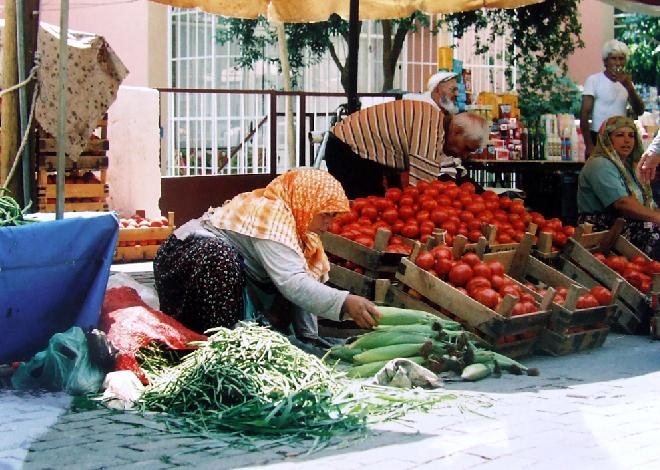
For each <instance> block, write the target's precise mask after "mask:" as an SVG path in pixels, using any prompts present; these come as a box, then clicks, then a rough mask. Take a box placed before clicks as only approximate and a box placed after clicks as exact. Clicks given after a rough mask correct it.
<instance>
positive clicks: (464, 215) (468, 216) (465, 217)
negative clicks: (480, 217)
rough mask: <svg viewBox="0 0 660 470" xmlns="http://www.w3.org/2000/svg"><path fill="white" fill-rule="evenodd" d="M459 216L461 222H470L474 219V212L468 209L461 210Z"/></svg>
mask: <svg viewBox="0 0 660 470" xmlns="http://www.w3.org/2000/svg"><path fill="white" fill-rule="evenodd" d="M458 218H459V220H460V221H461V222H465V223H468V222H470V221H471V220H474V214H473V213H472V212H468V211H461V213H460V214H459V215H458Z"/></svg>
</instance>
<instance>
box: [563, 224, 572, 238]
mask: <svg viewBox="0 0 660 470" xmlns="http://www.w3.org/2000/svg"><path fill="white" fill-rule="evenodd" d="M564 233H565V234H566V236H567V237H572V236H573V235H575V227H573V226H572V225H564Z"/></svg>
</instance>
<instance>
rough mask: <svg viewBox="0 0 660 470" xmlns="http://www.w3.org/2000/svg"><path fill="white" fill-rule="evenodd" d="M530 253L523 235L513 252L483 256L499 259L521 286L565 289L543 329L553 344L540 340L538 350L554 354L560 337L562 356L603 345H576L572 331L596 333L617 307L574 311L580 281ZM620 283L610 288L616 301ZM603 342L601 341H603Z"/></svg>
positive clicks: (529, 244)
mask: <svg viewBox="0 0 660 470" xmlns="http://www.w3.org/2000/svg"><path fill="white" fill-rule="evenodd" d="M531 252H532V239H531V235H529V234H528V235H526V236H525V237H524V238H523V240H522V241H521V243H520V247H519V248H518V249H517V250H516V251H515V252H504V253H490V254H486V255H484V259H485V260H493V259H495V260H498V261H500V262H501V263H502V264H503V265H504V269H505V271H506V273H507V275H508V276H510V277H512V278H514V279H516V280H517V281H519V282H520V283H525V282H532V283H539V282H540V283H543V284H544V285H545V286H546V287H548V288H553V289H556V288H558V287H565V288H567V289H568V295H567V297H566V301H565V302H564V304H563V305H560V304H557V303H555V302H554V301H553V302H552V304H551V307H550V319H549V321H548V323H547V325H546V327H545V330H549V331H552V332H553V333H554V334H553V335H546V336H551V337H552V338H554V339H553V341H552V342H549V341H545V342H544V341H540V343H539V348H540V350H542V351H544V352H549V353H551V354H556V350H557V347H556V346H557V343H558V342H559V338H563V341H564V347H563V348H562V351H563V352H562V354H567V353H568V352H570V351H569V350H570V349H571V348H572V347H573V348H574V352H577V351H582V350H584V349H587V348H588V347H589V346H588V345H592V346H593V347H596V346H600V345H602V342H600V343H599V342H598V341H588V342H578V341H577V340H576V339H575V338H576V336H575V333H573V330H575V329H576V328H578V329H582V328H586V329H590V330H591V329H598V330H599V331H601V330H603V329H607V330H608V331H609V328H608V326H607V325H608V322H609V321H610V319H611V318H612V317H613V316H614V314H615V312H616V310H617V308H616V304H614V303H613V304H612V305H602V306H598V307H592V308H577V307H576V303H577V299H578V297H579V296H580V295H582V294H583V293H585V291H586V290H587V289H586V286H583V285H581V284H579V281H576V280H573V279H571V278H570V277H568V276H566V275H564V274H562V273H561V272H559V271H557V270H556V269H554V268H552V267H550V266H548V265H546V264H545V263H543V262H541V261H540V260H538V259H536V258H535V257H534V256H532V255H531ZM619 288H620V283H616V284H615V285H614V286H613V290H612V295H613V298H616V296H617V295H618V290H619ZM525 291H527V292H529V293H531V294H532V295H533V296H534V297H535V298H536V300H537V301H541V300H542V299H541V297H540V295H539V294H538V293H537V292H534V291H533V290H531V289H527V288H526V287H525ZM599 335H604V336H607V332H605V333H602V331H601V333H599ZM603 341H604V340H603Z"/></svg>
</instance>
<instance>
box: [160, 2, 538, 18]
mask: <svg viewBox="0 0 660 470" xmlns="http://www.w3.org/2000/svg"><path fill="white" fill-rule="evenodd" d="M152 1H154V2H157V3H163V4H165V5H171V6H174V7H181V8H199V9H201V10H203V11H206V12H208V13H212V14H215V15H221V16H230V17H234V18H256V17H257V16H264V17H266V18H267V19H269V20H273V21H283V22H285V23H312V22H316V21H325V20H327V19H328V17H329V16H330V15H331V14H333V13H337V14H338V15H339V16H341V17H342V18H344V19H348V17H349V8H350V0H316V1H310V2H308V1H301V0H152ZM542 1H543V0H360V19H361V20H380V19H394V18H405V17H408V16H410V15H412V14H413V13H414V12H415V11H423V12H424V13H428V14H434V13H456V12H459V11H470V10H478V9H480V8H517V7H520V6H524V5H530V4H532V3H540V2H542Z"/></svg>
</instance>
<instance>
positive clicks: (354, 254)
mask: <svg viewBox="0 0 660 470" xmlns="http://www.w3.org/2000/svg"><path fill="white" fill-rule="evenodd" d="M321 242H322V243H323V249H324V250H325V251H326V253H330V254H333V255H335V256H338V257H340V258H343V259H345V260H348V261H351V262H353V263H355V264H357V265H358V266H362V267H363V268H365V269H366V270H368V271H373V272H374V273H375V272H390V273H393V272H395V271H396V266H397V265H398V264H399V261H400V260H401V258H402V257H404V256H405V255H403V254H401V253H389V252H385V251H379V250H374V249H372V248H368V247H366V246H364V245H360V244H359V243H356V242H354V241H353V240H349V239H348V238H345V237H341V236H339V235H336V234H333V233H329V232H324V233H323V234H322V235H321Z"/></svg>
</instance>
